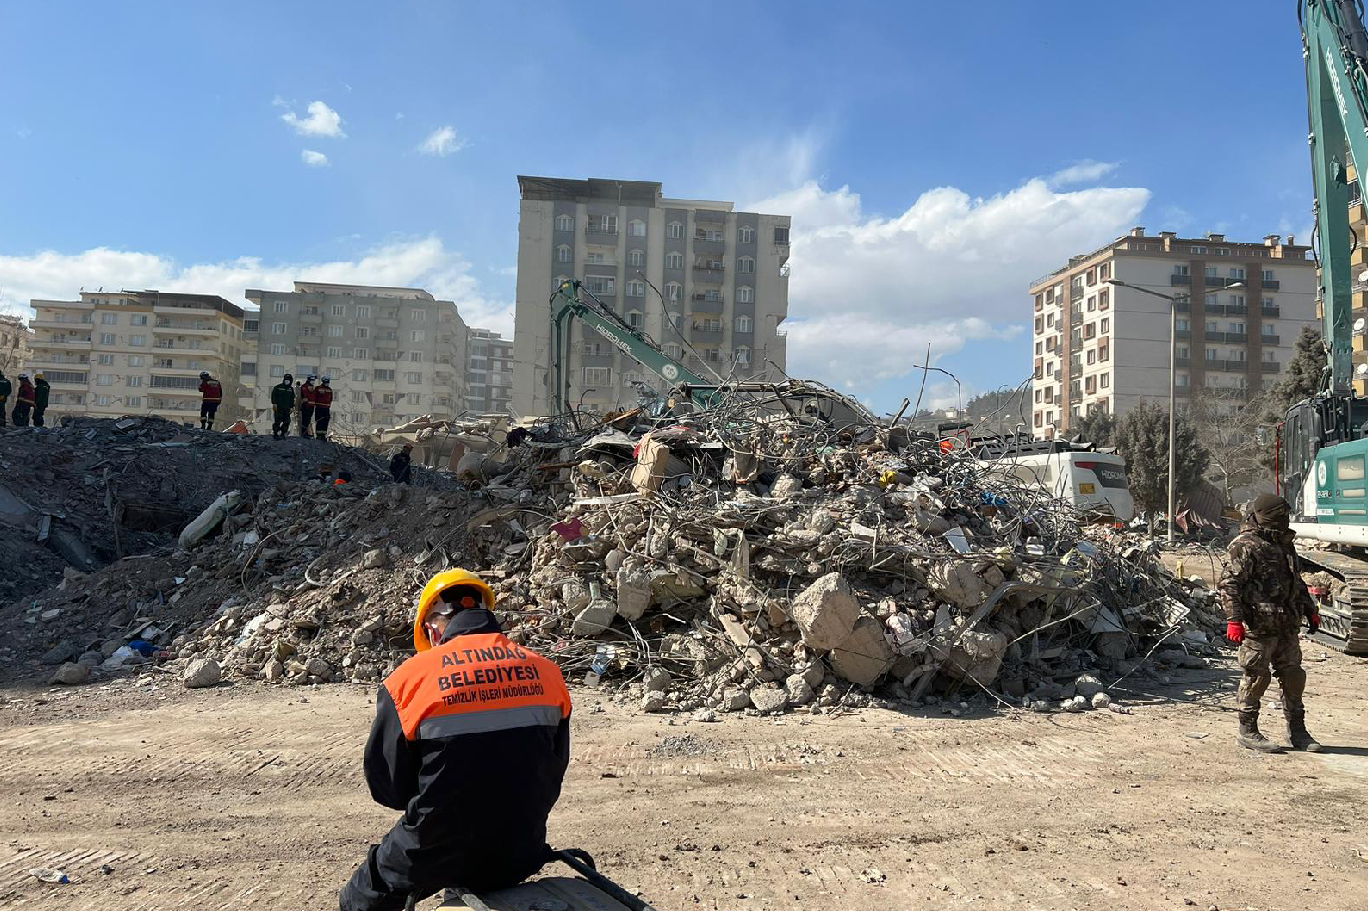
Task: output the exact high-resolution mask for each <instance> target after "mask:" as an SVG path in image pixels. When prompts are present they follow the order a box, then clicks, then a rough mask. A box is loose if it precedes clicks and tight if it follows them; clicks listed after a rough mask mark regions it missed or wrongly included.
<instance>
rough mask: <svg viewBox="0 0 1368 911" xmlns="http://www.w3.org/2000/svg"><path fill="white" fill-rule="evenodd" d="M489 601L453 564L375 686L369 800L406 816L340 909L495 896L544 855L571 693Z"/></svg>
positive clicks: (355, 878) (479, 583) (356, 877)
mask: <svg viewBox="0 0 1368 911" xmlns="http://www.w3.org/2000/svg"><path fill="white" fill-rule="evenodd" d="M493 607H494V591H493V589H491V588H490V587H489V586H488V585H487V584H485V582H484V581H483V580H481V579H480V578H479V577H478V576H475V575H474V574H472V573H469V572H466V571H465V570H459V569H455V570H446V571H444V572H440V573H438V574H437V575H436V576H434V577H433V578H432V580H431V581H430V582H428V584H427V586H426V587H425V588H424V589H423V592H422V594H421V595H420V596H419V598H418V605H417V611H416V616H415V617H414V623H413V644H414V647H415V648H416V649H417V650H418V654H416V655H414V656H413V657H412V658H409V659H408V660H407V661H405V662H404V663H403V664H401V665H400V666H399V668H398V669H397V670H396V671H395V672H394V673H393V674H391V675H390V676H389V678H388V679H386V680H385V683H384V685H383V686H381V687H380V692H379V695H378V697H377V699H376V716H375V723H374V725H373V726H372V727H371V733H370V741H369V742H368V743H367V744H366V782H367V783H368V784H369V785H370V792H371V796H372V797H374V798H375V800H376V801H378V802H379V803H381V804H383V805H384V806H387V807H391V808H393V809H396V810H402V811H403V813H404V815H403V817H401V818H400V820H399V821H398V822H397V823H396V824H395V825H394V828H392V829H390V831H389V832H388V833H387V834H386V835H385V838H384V840H383V841H382V842H381V843H380V844H379V845H373V846H371V849H370V854H369V856H368V857H367V858H366V861H365V863H363V864H362V865H361V866H360V867H359V868H357V870H356V872H355V873H354V874H353V875H352V878H351V881H350V882H349V883H347V886H346V888H344V889H343V890H342V894H341V909H342V911H386V909H397V908H402V907H404V903H405V901H406V899H407V897H408V896H409V895H415V896H417V897H418V898H420V899H421V898H424V897H426V896H428V895H432V894H433V893H435V892H437V891H439V890H441V889H443V888H447V887H451V886H464V887H465V888H468V889H472V890H475V891H477V892H479V891H484V890H488V889H499V888H505V887H508V886H512V885H515V884H517V883H519V882H521V881H523V880H524V879H526V878H527V877H529V876H531V875H532V874H533V873H536V872H537V870H539V869H541V867H542V865H543V863H545V862H546V860H547V859H548V858H547V850H548V849H547V847H546V818H547V816H548V815H549V814H550V812H551V808H552V807H553V806H554V805H555V803H556V800H557V798H559V797H560V791H561V781H562V779H563V778H564V777H565V769H566V766H567V765H568V764H569V762H570V693H569V691H568V690H567V689H566V688H565V680H564V678H563V677H562V676H561V672H560V668H559V667H557V666H556V664H555V663H554V662H552V661H549V660H547V659H546V658H543V657H541V656H540V655H537V654H535V653H533V652H532V651H530V650H528V649H526V648H524V647H522V646H520V645H515V644H514V643H513V642H511V641H510V640H509V639H508V637H507V636H505V635H504V634H503V628H502V627H501V626H500V625H499V620H498V618H497V617H495V615H494V611H493Z"/></svg>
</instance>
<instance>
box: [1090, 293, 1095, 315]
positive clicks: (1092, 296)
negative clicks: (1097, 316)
mask: <svg viewBox="0 0 1368 911" xmlns="http://www.w3.org/2000/svg"><path fill="white" fill-rule="evenodd" d="M1096 309H1097V295H1096V294H1092V295H1089V296H1088V312H1089V313H1092V312H1093V311H1094V310H1096Z"/></svg>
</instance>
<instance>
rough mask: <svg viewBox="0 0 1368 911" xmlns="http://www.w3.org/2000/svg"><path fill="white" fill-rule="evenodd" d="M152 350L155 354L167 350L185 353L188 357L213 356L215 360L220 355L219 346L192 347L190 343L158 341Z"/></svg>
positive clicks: (171, 352) (170, 352) (166, 351)
mask: <svg viewBox="0 0 1368 911" xmlns="http://www.w3.org/2000/svg"><path fill="white" fill-rule="evenodd" d="M151 350H152V353H153V354H154V355H155V354H159V353H163V352H165V353H169V354H183V355H186V356H188V357H205V358H213V359H215V360H217V359H218V356H219V353H218V348H216V347H215V348H204V347H200V348H192V347H190V346H189V345H163V344H160V343H158V344H155V345H153V346H152V349H151Z"/></svg>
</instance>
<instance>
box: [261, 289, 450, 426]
mask: <svg viewBox="0 0 1368 911" xmlns="http://www.w3.org/2000/svg"><path fill="white" fill-rule="evenodd" d="M246 296H247V299H248V300H249V301H251V302H252V303H253V304H255V305H256V306H257V308H258V310H257V311H256V312H255V313H250V314H249V316H248V318H247V321H246V327H247V334H248V337H249V339H252V340H253V341H254V344H253V345H252V347H251V349H250V350H249V351H248V352H247V354H246V355H245V357H244V359H243V362H242V372H243V376H244V379H245V382H246V383H247V384H248V388H247V390H246V392H245V394H244V400H245V401H244V404H245V405H246V406H247V407H248V408H249V411H250V413H251V414H252V416H253V422H252V423H253V428H254V429H255V430H257V431H258V432H262V433H269V432H270V426H271V420H272V418H271V387H272V386H274V385H276V384H277V383H279V382H280V381H281V378H282V377H283V376H284V375H285V374H286V373H289V374H292V375H293V376H294V378H295V380H296V381H302V380H303V379H304V377H306V376H308V375H309V374H314V375H315V376H317V377H319V378H320V379H321V378H322V377H324V376H329V377H331V383H330V385H331V386H332V388H333V406H332V428H331V430H330V435H336V436H339V437H347V436H362V435H365V434H368V433H369V432H370V431H371V430H373V429H375V428H376V427H392V426H394V425H396V424H401V423H403V422H405V421H408V420H411V419H413V418H416V417H419V416H421V415H433V416H434V417H438V418H453V417H455V416H457V415H458V414H460V413H461V412H462V411H463V410H464V409H465V388H464V387H465V370H466V325H465V323H464V321H462V319H461V317H460V314H459V313H458V312H457V310H456V305H455V304H454V303H452V302H451V301H445V300H437V299H436V298H434V297H433V296H432V295H431V294H430V293H428V292H427V291H424V290H422V289H421V288H390V287H380V286H371V285H341V284H332V283H329V282H307V281H297V282H295V283H294V290H293V291H262V290H255V289H248V291H247V292H246ZM295 429H296V431H297V428H295Z"/></svg>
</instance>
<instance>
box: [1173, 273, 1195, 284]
mask: <svg viewBox="0 0 1368 911" xmlns="http://www.w3.org/2000/svg"><path fill="white" fill-rule="evenodd" d="M1190 284H1192V276H1191V275H1179V274H1177V273H1176V272H1175V273H1174V274H1173V275H1170V276H1169V285H1171V286H1177V285H1190Z"/></svg>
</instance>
